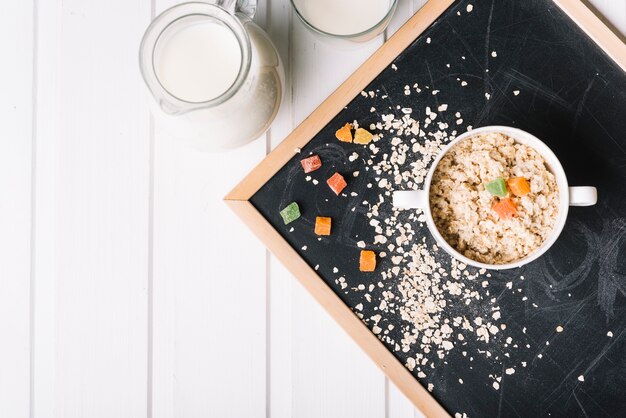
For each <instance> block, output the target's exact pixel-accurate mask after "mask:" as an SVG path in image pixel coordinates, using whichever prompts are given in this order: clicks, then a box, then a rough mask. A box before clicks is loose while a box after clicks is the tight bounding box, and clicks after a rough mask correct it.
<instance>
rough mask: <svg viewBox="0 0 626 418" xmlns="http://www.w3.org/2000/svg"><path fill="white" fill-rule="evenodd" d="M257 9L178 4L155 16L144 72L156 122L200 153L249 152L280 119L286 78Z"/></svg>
mask: <svg viewBox="0 0 626 418" xmlns="http://www.w3.org/2000/svg"><path fill="white" fill-rule="evenodd" d="M236 4H237V5H238V6H236ZM254 5H255V2H251V1H245V0H244V1H242V0H239V1H238V2H236V1H234V0H217V1H215V2H214V3H213V4H211V3H204V2H194V3H184V4H180V5H178V6H174V7H172V8H170V9H168V10H166V11H164V12H163V13H161V14H160V15H159V16H157V17H156V18H155V19H154V20H153V21H152V23H151V24H150V26H148V29H147V30H146V32H145V34H144V36H143V39H142V41H141V46H140V50H139V66H140V70H141V74H142V76H143V79H144V81H145V84H146V86H147V90H148V92H149V93H150V96H151V100H150V103H151V110H152V113H153V115H154V117H155V120H156V122H157V123H158V124H160V125H162V126H163V127H165V128H166V129H167V130H169V131H170V132H171V133H172V134H173V135H174V136H175V137H178V138H180V139H182V140H184V141H186V142H188V143H190V144H192V145H193V146H194V147H196V148H199V149H202V150H207V151H219V150H225V149H230V148H235V147H239V146H242V145H245V144H247V143H249V142H251V141H252V140H254V139H256V138H258V137H259V136H261V135H262V134H263V133H264V132H265V131H266V130H267V129H268V128H269V126H270V124H271V123H272V121H273V120H274V117H275V116H276V114H277V113H278V108H279V106H280V102H281V99H282V95H283V85H284V71H283V67H282V64H281V61H280V57H279V56H278V53H277V52H276V49H275V48H274V45H273V44H272V42H271V41H270V39H269V38H268V36H267V35H266V34H265V32H263V30H262V29H261V28H259V27H258V26H257V25H256V24H254V23H253V22H252V19H251V18H252V15H253V14H254V10H255V7H254Z"/></svg>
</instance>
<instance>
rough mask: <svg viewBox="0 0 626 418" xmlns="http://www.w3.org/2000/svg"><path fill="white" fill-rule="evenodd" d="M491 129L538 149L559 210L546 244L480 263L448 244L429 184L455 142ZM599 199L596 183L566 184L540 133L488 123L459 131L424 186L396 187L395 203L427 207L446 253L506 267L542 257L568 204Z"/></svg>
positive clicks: (587, 203) (428, 219)
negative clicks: (524, 253) (437, 221)
mask: <svg viewBox="0 0 626 418" xmlns="http://www.w3.org/2000/svg"><path fill="white" fill-rule="evenodd" d="M490 132H499V133H502V134H504V135H507V136H508V137H510V138H513V139H514V140H515V141H516V142H518V143H520V144H524V145H528V146H529V147H531V148H533V149H534V150H535V151H537V152H538V153H539V154H540V155H541V156H542V157H543V158H544V159H545V161H546V163H547V165H548V168H549V169H550V171H551V172H552V174H554V177H555V179H556V184H557V187H558V188H559V213H558V215H557V218H556V220H555V222H554V227H553V228H552V232H551V233H550V235H549V236H548V238H547V239H546V240H545V241H544V242H543V244H541V246H540V247H539V248H537V249H536V250H535V251H533V252H532V253H531V254H528V255H527V256H526V257H524V258H521V259H519V260H517V261H514V262H512V263H506V264H486V263H481V262H479V261H476V260H472V259H470V258H468V257H466V256H464V255H462V254H461V253H459V252H458V251H457V250H455V249H454V248H453V247H452V246H451V245H450V244H448V243H447V242H446V240H444V239H443V237H442V236H441V234H440V233H439V230H438V229H437V227H436V226H435V221H434V220H433V215H432V212H431V209H430V193H429V192H430V185H431V182H432V179H433V173H434V172H435V169H436V168H437V165H438V164H439V161H441V159H442V158H443V156H444V155H445V154H446V153H447V152H448V151H450V149H451V148H452V147H454V146H455V145H456V144H458V143H459V142H461V141H463V140H464V139H466V138H469V137H471V136H474V135H477V134H480V133H490ZM597 200H598V192H597V191H596V188H595V187H588V186H584V187H569V185H568V184H567V177H566V176H565V171H563V166H561V163H560V162H559V159H558V158H557V157H556V155H554V153H553V152H552V150H550V148H548V146H547V145H546V144H544V143H543V142H542V141H540V140H539V139H538V138H537V137H535V136H534V135H531V134H529V133H528V132H525V131H522V130H521V129H517V128H511V127H508V126H485V127H483V128H478V129H474V130H472V131H469V132H466V133H464V134H463V135H460V136H459V137H457V138H456V139H454V140H453V141H452V142H450V143H449V144H448V145H447V146H446V147H445V149H444V150H443V151H442V152H441V153H440V154H439V156H438V157H437V158H436V159H435V161H434V162H433V164H432V166H431V167H430V170H429V171H428V175H427V176H426V179H425V181H424V189H423V190H409V191H395V192H394V193H393V205H394V206H395V207H397V208H400V209H422V210H423V211H424V215H425V216H426V225H427V226H428V229H429V230H430V233H431V234H432V235H433V237H435V240H436V241H437V243H438V244H439V246H440V247H441V248H443V249H444V250H445V251H446V252H447V253H449V254H450V255H451V256H453V257H454V258H456V259H458V260H460V261H462V262H463V263H466V264H468V265H471V266H475V267H479V268H486V269H491V270H505V269H511V268H516V267H521V266H523V265H524V264H527V263H530V262H531V261H533V260H536V259H537V258H539V257H541V256H542V255H543V254H544V253H545V252H546V251H548V249H549V248H550V247H551V246H552V245H553V244H554V243H555V242H556V240H557V238H558V237H559V235H560V234H561V231H562V230H563V227H564V226H565V220H566V218H567V212H568V210H569V207H570V206H592V205H595V204H596V202H597Z"/></svg>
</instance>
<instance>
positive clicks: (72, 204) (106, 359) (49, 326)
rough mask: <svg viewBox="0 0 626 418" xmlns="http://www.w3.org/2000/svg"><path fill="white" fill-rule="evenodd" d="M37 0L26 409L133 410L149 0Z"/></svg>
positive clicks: (138, 408)
mask: <svg viewBox="0 0 626 418" xmlns="http://www.w3.org/2000/svg"><path fill="white" fill-rule="evenodd" d="M38 5H39V9H38V30H37V33H38V36H37V43H38V60H37V62H38V71H37V86H38V89H37V93H38V95H37V124H36V131H37V144H36V145H37V148H36V163H35V164H36V171H35V192H36V193H35V201H36V205H35V206H36V207H35V209H36V210H35V213H34V216H35V238H36V247H35V264H34V265H35V269H34V282H35V286H36V288H35V291H34V295H33V296H34V303H35V308H34V335H35V337H34V354H33V365H34V376H35V380H34V384H33V399H32V407H33V411H32V415H33V416H37V417H47V416H55V417H56V416H63V417H87V416H88V417H111V416H115V417H138V416H145V415H146V404H147V401H146V363H147V355H146V347H147V335H146V312H147V305H146V300H147V298H146V284H147V278H148V277H147V276H148V258H147V253H148V251H147V250H148V222H147V219H148V209H149V208H148V184H149V160H148V156H149V130H148V113H147V111H146V110H145V108H144V107H143V106H142V105H141V103H142V102H141V86H140V84H139V79H138V71H137V64H136V62H137V43H138V40H139V38H140V35H141V32H142V28H143V26H144V25H146V24H147V22H148V18H149V16H150V4H149V2H147V1H144V2H141V3H138V4H134V5H131V6H130V7H129V4H128V3H127V2H124V1H121V0H117V1H109V2H95V1H91V2H82V1H63V2H61V1H50V2H39V3H38ZM131 40H136V42H132V41H131Z"/></svg>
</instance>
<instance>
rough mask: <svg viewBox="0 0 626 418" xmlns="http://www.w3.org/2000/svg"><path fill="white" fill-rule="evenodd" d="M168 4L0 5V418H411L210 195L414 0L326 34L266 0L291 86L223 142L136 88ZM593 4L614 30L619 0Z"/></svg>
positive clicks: (623, 20) (283, 131)
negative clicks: (260, 120)
mask: <svg viewBox="0 0 626 418" xmlns="http://www.w3.org/2000/svg"><path fill="white" fill-rule="evenodd" d="M175 2H176V0H152V1H151V0H135V1H127V0H108V1H96V0H39V1H25V0H3V1H2V2H0V32H1V35H2V36H0V47H1V49H2V51H3V53H4V54H5V59H4V60H3V65H1V66H0V79H2V80H3V83H2V87H0V127H1V128H2V134H1V135H0V195H1V196H2V197H1V198H0V254H2V255H1V256H0V335H2V344H0V417H15V418H21V417H28V416H31V417H59V418H60V417H63V418H66V417H67V418H72V417H77V418H78V417H90V418H98V417H116V418H117V417H132V418H135V417H142V416H147V417H162V418H169V417H216V418H217V417H219V418H222V417H234V418H240V417H244V418H247V417H262V416H268V417H270V416H271V417H277V418H287V417H296V418H300V417H311V418H313V417H315V418H317V417H325V418H334V417H337V418H344V417H352V416H354V417H359V418H368V417H378V418H414V417H416V416H419V412H417V411H415V410H414V409H413V407H412V406H411V405H410V404H409V403H408V401H406V399H405V398H404V397H403V396H402V394H401V393H399V392H398V391H397V390H396V389H395V388H394V387H393V385H392V384H390V383H389V382H388V381H387V379H385V377H384V376H383V374H382V373H381V372H380V371H379V370H378V369H377V368H376V367H375V366H374V365H373V364H372V363H371V362H370V361H369V360H368V359H367V358H366V357H365V355H364V354H363V353H362V352H361V351H360V349H359V348H358V347H357V346H356V345H355V344H354V343H353V342H352V341H351V340H350V339H348V337H346V335H344V333H343V331H341V330H340V329H339V328H338V327H337V325H336V324H335V323H334V322H333V321H332V320H331V319H330V318H329V317H328V315H327V314H326V313H325V312H324V311H322V310H321V309H320V308H319V307H318V306H317V305H316V303H315V302H313V301H312V299H311V298H310V297H309V296H308V295H307V294H306V293H305V292H304V291H303V290H302V289H301V288H300V287H299V285H297V284H296V282H295V281H294V280H293V279H292V278H291V277H290V275H289V273H287V272H286V271H285V270H284V269H283V268H282V266H281V265H280V264H279V263H277V262H276V260H274V259H273V258H272V257H271V256H270V255H269V254H268V253H267V252H266V251H265V250H264V248H263V247H262V246H261V245H260V244H258V243H257V242H256V241H255V240H254V239H253V238H252V236H251V234H250V233H249V232H248V231H247V230H245V228H243V226H242V225H241V224H240V223H239V222H238V221H237V220H236V219H235V218H234V216H232V215H231V214H230V213H229V212H228V211H227V209H226V208H225V206H224V205H223V204H222V202H221V198H222V196H223V195H224V194H225V193H226V191H227V190H229V189H230V187H231V186H232V185H234V183H235V182H237V181H238V180H239V179H240V178H242V176H243V175H244V173H246V172H247V171H248V170H249V169H250V168H251V167H252V166H253V165H254V164H255V163H257V162H258V161H259V160H261V159H262V158H263V156H264V155H265V154H266V153H267V152H268V151H269V150H271V148H272V147H274V146H275V145H276V144H278V143H279V142H280V141H281V140H282V139H283V138H284V137H285V136H286V135H287V134H288V133H289V132H290V130H291V129H292V128H294V127H295V126H296V125H297V124H298V123H299V122H300V121H302V120H303V119H304V118H305V117H306V116H307V115H308V114H309V113H310V112H311V111H312V110H313V109H314V108H315V107H316V106H317V105H318V104H319V103H321V102H322V100H323V99H324V98H325V97H326V96H327V95H328V94H329V93H330V92H331V91H333V90H334V89H335V88H336V87H337V86H338V85H339V84H340V83H341V82H342V81H343V80H344V79H345V78H346V77H347V76H348V75H349V74H350V73H351V72H352V71H353V70H354V69H355V68H357V67H358V66H359V65H360V63H361V62H363V61H364V60H365V59H366V58H367V57H368V56H369V55H370V54H371V52H372V51H374V50H375V49H376V48H377V47H378V46H380V45H381V43H382V42H383V41H384V38H385V37H387V36H390V35H391V34H392V33H393V32H394V31H395V30H396V29H397V28H398V27H400V26H401V24H402V23H403V22H404V21H406V19H407V18H408V17H409V16H411V15H412V13H413V12H414V11H415V10H417V9H418V8H419V7H420V6H421V5H422V4H423V3H424V1H423V0H401V2H400V6H399V9H398V12H397V14H396V16H395V18H394V21H393V22H392V24H391V26H390V28H389V29H388V31H387V33H386V34H385V35H384V36H381V37H380V38H379V39H377V40H374V41H372V42H370V43H368V44H366V45H355V46H352V47H343V48H337V47H336V46H335V47H333V46H330V45H328V44H325V43H324V42H320V40H319V39H316V38H315V37H314V36H313V35H311V34H310V33H309V32H307V31H306V30H305V29H304V28H303V26H302V25H301V23H300V22H299V21H297V19H295V17H294V15H293V13H292V11H291V9H290V6H289V3H288V1H287V0H268V1H262V0H261V3H262V4H261V7H260V10H259V13H258V16H257V20H258V22H259V23H260V24H261V25H262V26H264V27H265V28H266V29H267V31H268V32H269V34H270V36H271V37H272V38H273V39H274V41H275V43H276V45H277V47H278V49H279V51H280V54H281V56H282V58H283V60H284V63H285V66H286V70H287V75H288V77H287V78H288V81H287V83H288V84H287V89H286V96H285V102H284V105H283V107H282V109H281V112H280V114H279V116H278V118H277V120H276V122H275V124H274V126H273V127H272V129H271V130H270V131H269V132H268V133H267V135H266V136H265V137H264V138H261V139H259V140H258V141H256V142H254V143H253V144H251V145H249V146H247V147H245V148H243V149H240V150H237V151H235V152H231V153H228V154H221V155H207V154H202V153H198V152H196V151H193V150H190V149H187V148H184V147H183V146H181V145H179V144H178V143H177V142H175V141H173V140H172V139H171V138H169V137H168V136H167V135H166V134H165V133H164V132H161V131H159V130H158V128H155V127H154V124H153V122H152V120H151V118H150V115H149V113H148V111H147V107H146V105H145V102H144V98H143V96H142V86H141V80H140V77H139V73H138V70H137V47H138V43H139V39H140V36H141V34H142V31H143V29H144V28H145V26H146V25H147V24H148V22H149V21H150V19H151V17H153V16H154V15H155V14H156V13H159V12H160V11H162V10H163V9H164V8H166V7H168V6H170V5H172V4H174V3H175ZM591 3H592V4H593V5H595V7H596V8H597V9H598V10H599V11H600V12H601V13H602V14H604V16H606V19H607V20H608V21H610V22H611V23H612V24H613V25H614V26H615V27H616V28H617V29H618V30H619V31H621V32H622V33H625V32H626V0H593V1H592V2H591ZM337 62H343V63H344V65H341V66H339V65H337V64H336V63H337ZM225 237H227V238H225ZM224 242H226V245H224ZM242 260H245V262H242Z"/></svg>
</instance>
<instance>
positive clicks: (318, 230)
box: [315, 216, 332, 235]
mask: <svg viewBox="0 0 626 418" xmlns="http://www.w3.org/2000/svg"><path fill="white" fill-rule="evenodd" d="M331 223H332V219H331V218H325V217H323V216H317V217H316V218H315V234H316V235H330V225H331Z"/></svg>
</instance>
